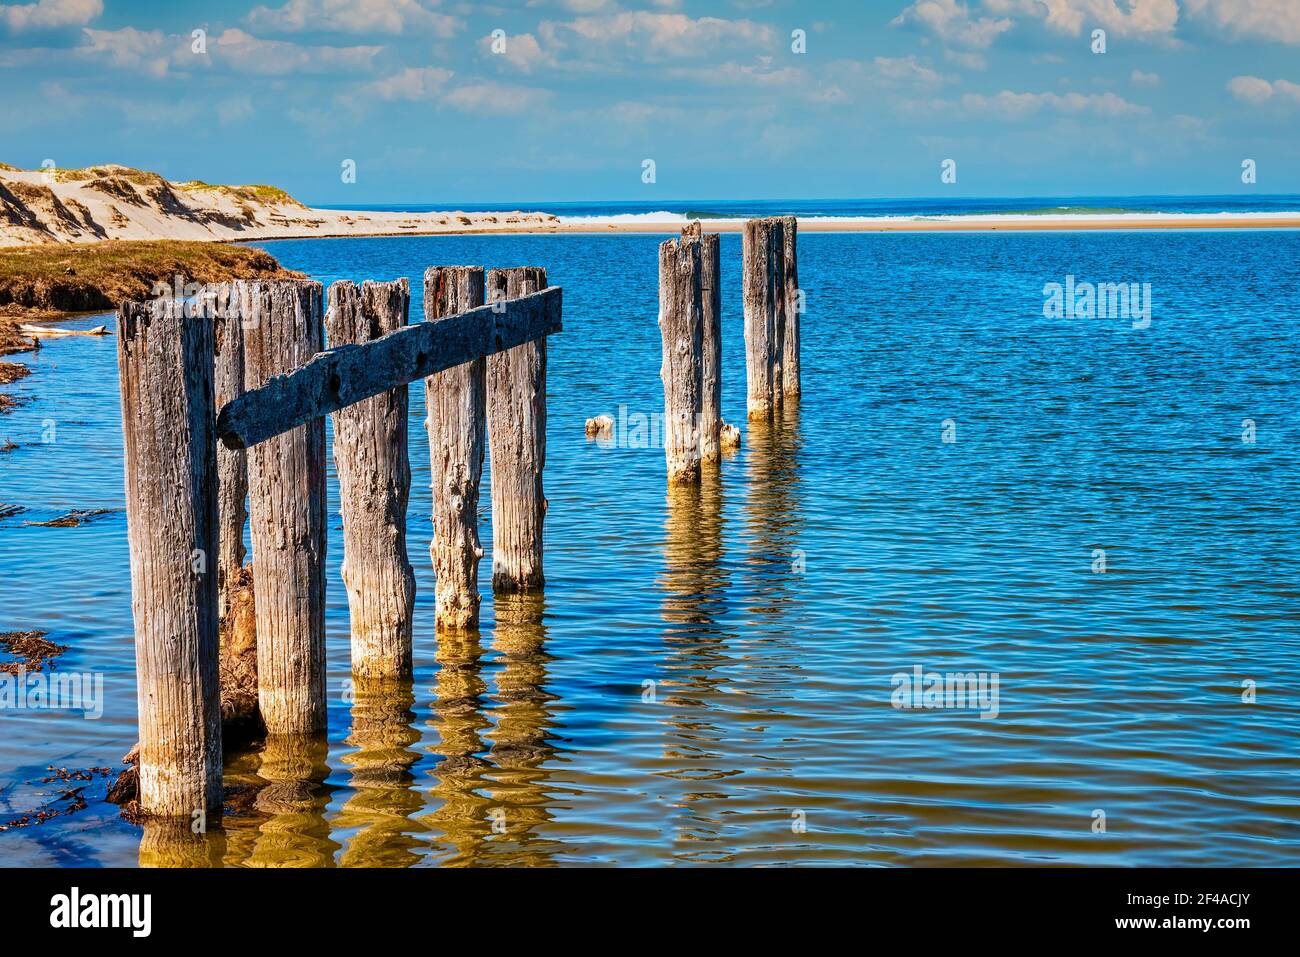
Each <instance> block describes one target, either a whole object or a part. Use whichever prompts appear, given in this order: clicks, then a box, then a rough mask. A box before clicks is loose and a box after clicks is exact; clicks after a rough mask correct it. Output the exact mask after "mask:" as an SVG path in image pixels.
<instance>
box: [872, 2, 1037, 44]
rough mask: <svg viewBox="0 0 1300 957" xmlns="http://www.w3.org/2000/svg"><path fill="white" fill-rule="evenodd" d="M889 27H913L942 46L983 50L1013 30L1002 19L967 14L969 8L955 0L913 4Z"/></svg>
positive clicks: (1008, 23)
mask: <svg viewBox="0 0 1300 957" xmlns="http://www.w3.org/2000/svg"><path fill="white" fill-rule="evenodd" d="M890 24H891V26H896V27H897V26H903V25H913V26H917V27H919V28H921V29H923V30H928V31H929V32H931V33H933V34H934V35H935V36H937V37H938V38H939V39H941V40H943V41H944V42H946V43H954V44H956V45H958V46H964V47H970V48H972V49H975V50H986V49H988V48H989V47H990V46H992V44H993V41H994V40H996V39H997V38H998V37H999V36H1000V35H1001V34H1003V33H1005V32H1006V31H1007V30H1010V29H1011V27H1012V26H1013V23H1012V21H1011V20H1009V19H1007V18H1005V17H983V16H976V15H972V14H971V10H970V7H969V6H967V5H966V4H964V3H958V2H957V0H916V2H915V3H913V4H911V5H909V6H907V7H904V8H903V11H902V12H901V13H900V14H899V15H898V16H896V17H894V19H893V20H892V21H890Z"/></svg>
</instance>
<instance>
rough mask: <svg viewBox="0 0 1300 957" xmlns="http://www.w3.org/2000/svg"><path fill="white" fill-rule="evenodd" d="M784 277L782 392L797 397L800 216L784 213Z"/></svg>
mask: <svg viewBox="0 0 1300 957" xmlns="http://www.w3.org/2000/svg"><path fill="white" fill-rule="evenodd" d="M781 232H782V245H783V248H784V255H783V256H782V270H783V272H782V278H783V279H784V280H785V299H784V301H783V304H784V307H785V310H784V312H783V313H782V322H783V325H782V331H781V336H780V340H781V383H780V385H781V392H782V394H783V395H786V396H793V397H795V398H798V396H799V393H800V391H801V383H800V379H801V370H800V368H799V317H800V306H801V303H800V298H801V297H800V293H799V220H798V219H797V218H795V217H794V216H782V217H781Z"/></svg>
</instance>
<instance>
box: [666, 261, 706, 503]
mask: <svg viewBox="0 0 1300 957" xmlns="http://www.w3.org/2000/svg"><path fill="white" fill-rule="evenodd" d="M700 250H701V244H700V242H699V240H698V238H695V239H690V238H687V237H685V236H683V238H682V239H681V240H680V241H678V240H676V239H669V240H667V241H666V242H664V243H661V244H660V246H659V331H660V337H661V339H662V343H663V364H662V366H661V367H660V369H659V375H660V378H662V379H663V383H664V458H665V459H666V460H667V464H668V481H669V483H670V484H691V483H694V482H698V481H699V480H700V413H701V409H702V406H701V399H702V396H701V393H702V392H703V388H702V372H703V350H704V330H703V309H702V305H701V301H700V300H701V298H702V286H701V272H702V270H701V264H700Z"/></svg>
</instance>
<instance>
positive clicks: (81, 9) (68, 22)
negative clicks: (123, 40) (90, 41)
mask: <svg viewBox="0 0 1300 957" xmlns="http://www.w3.org/2000/svg"><path fill="white" fill-rule="evenodd" d="M103 12H104V3H103V0H37V2H36V3H20V4H6V5H4V6H0V23H3V24H4V25H5V26H7V27H8V28H9V29H10V30H14V31H18V30H48V29H53V28H56V27H79V26H83V25H85V24H87V23H89V22H90V21H91V20H93V19H95V17H97V16H99V15H100V14H101V13H103Z"/></svg>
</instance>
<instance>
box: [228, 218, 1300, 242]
mask: <svg viewBox="0 0 1300 957" xmlns="http://www.w3.org/2000/svg"><path fill="white" fill-rule="evenodd" d="M411 215H413V216H415V215H421V214H411ZM466 215H478V214H472V213H471V214H466ZM688 222H690V221H688V220H685V219H682V220H674V221H667V220H634V221H633V220H618V221H615V220H612V219H601V218H598V217H593V218H591V219H589V220H561V221H559V222H548V223H545V224H529V225H511V226H503V225H497V224H491V225H488V224H485V225H483V226H460V227H457V228H446V227H442V226H439V225H436V224H431V225H429V226H422V227H416V228H408V229H402V230H394V231H372V230H356V231H350V232H326V233H322V232H306V233H293V234H286V233H281V232H275V233H272V234H269V235H261V236H246V237H240V238H232V239H229V240H227V241H229V242H236V243H262V242H276V241H279V240H297V239H358V238H372V239H378V238H393V237H396V236H546V235H573V236H614V235H664V236H675V235H677V234H678V233H680V232H681V230H682V228H683V227H684V226H686V225H687V223H688ZM700 223H701V225H702V227H703V229H704V231H705V232H706V233H739V232H741V231H742V229H743V228H744V223H745V220H743V219H711V220H700ZM1251 229H1257V230H1270V231H1278V230H1292V229H1297V230H1300V214H1297V215H1295V216H1274V215H1259V214H1247V215H1223V214H1219V215H1212V216H1211V215H1206V216H1197V215H1187V216H1181V215H1169V214H1164V215H1156V216H1131V215H1130V216H1088V217H1081V216H1075V217H1069V216H1044V217H1032V218H1031V217H1025V218H1021V219H1013V218H1010V217H1008V218H976V217H971V218H970V219H969V220H961V219H904V218H899V219H884V218H866V217H862V218H856V217H844V218H842V219H841V218H830V217H815V216H813V217H806V218H800V219H799V231H800V232H806V233H948V232H952V233H997V232H1002V233H1010V232H1108V231H1110V232H1127V231H1144V230H1146V231H1149V230H1175V231H1177V230H1188V231H1193V230H1194V231H1201V230H1211V231H1213V230H1251Z"/></svg>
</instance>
